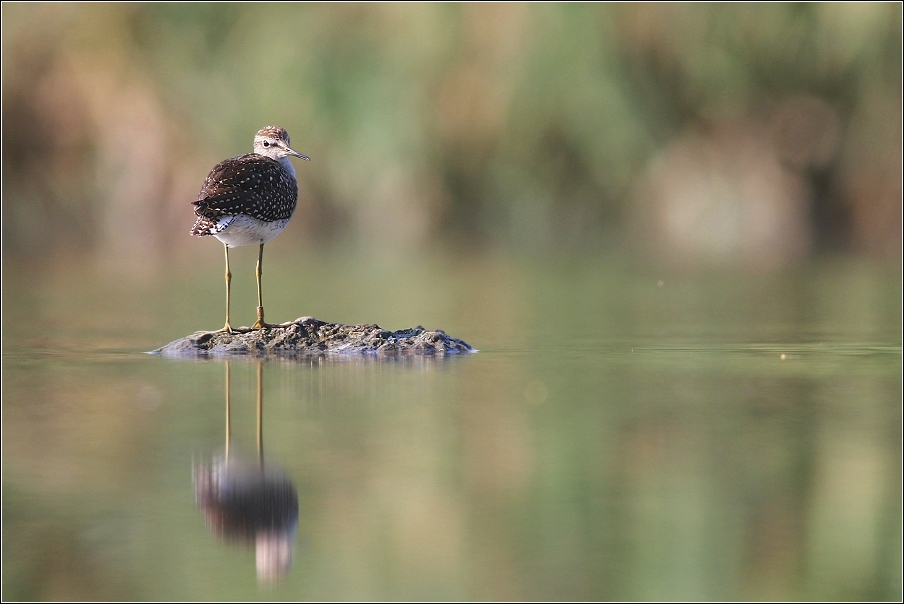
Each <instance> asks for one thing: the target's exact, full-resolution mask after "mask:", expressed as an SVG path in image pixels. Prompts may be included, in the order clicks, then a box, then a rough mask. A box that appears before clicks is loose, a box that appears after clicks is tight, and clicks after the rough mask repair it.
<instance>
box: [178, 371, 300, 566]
mask: <svg viewBox="0 0 904 604" xmlns="http://www.w3.org/2000/svg"><path fill="white" fill-rule="evenodd" d="M225 363H226V451H225V453H224V454H223V455H219V456H216V457H214V458H213V459H212V460H211V462H210V464H209V465H203V464H202V465H198V466H196V467H195V468H194V483H195V495H196V498H197V503H198V507H199V508H200V509H201V511H202V512H203V514H204V518H205V519H206V521H207V526H208V528H209V529H210V530H211V531H213V532H214V533H215V534H216V535H218V536H220V537H222V538H223V539H225V540H226V541H229V542H232V543H241V544H248V545H250V544H253V545H254V549H255V560H256V565H257V577H258V580H260V581H262V582H272V581H276V580H277V579H279V578H281V577H282V576H283V575H285V574H286V572H287V571H288V570H289V566H290V565H291V563H292V548H293V542H294V540H295V533H296V530H297V528H298V491H297V490H296V489H295V486H294V485H293V484H292V482H291V481H290V480H289V477H288V476H287V475H286V474H285V473H284V472H282V471H281V470H280V469H279V468H276V467H273V466H272V465H270V464H265V463H264V456H263V449H264V446H263V402H264V401H263V398H264V393H263V383H262V382H263V380H262V378H263V363H262V361H260V360H258V361H257V459H249V458H242V457H241V456H238V455H236V454H235V452H234V451H230V441H231V437H232V434H231V432H232V424H231V414H230V411H231V401H230V379H229V378H230V376H229V369H230V367H229V361H228V360H227V361H226V362H225Z"/></svg>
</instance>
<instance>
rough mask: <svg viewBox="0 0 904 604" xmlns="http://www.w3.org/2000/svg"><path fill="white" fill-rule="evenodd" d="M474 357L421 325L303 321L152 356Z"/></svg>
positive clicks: (215, 334) (216, 336)
mask: <svg viewBox="0 0 904 604" xmlns="http://www.w3.org/2000/svg"><path fill="white" fill-rule="evenodd" d="M470 352H474V349H473V348H472V347H471V346H470V345H469V344H468V343H467V342H464V341H462V340H459V339H457V338H453V337H451V336H448V335H446V333H445V332H443V331H441V330H437V331H428V330H426V329H424V328H423V327H421V326H417V327H412V328H410V329H401V330H399V331H388V330H386V329H382V328H381V327H380V326H379V325H372V324H365V325H343V324H341V323H327V322H325V321H320V320H318V319H315V318H313V317H301V318H300V319H296V320H295V321H291V322H288V323H281V324H279V325H274V326H272V327H269V328H266V329H255V330H252V329H248V328H246V327H245V328H238V329H235V330H233V333H231V334H229V333H225V332H221V331H198V332H195V333H193V334H192V335H190V336H186V337H184V338H181V339H178V340H176V341H174V342H170V343H169V344H167V345H166V346H163V347H162V348H158V349H157V350H155V351H154V353H156V354H162V355H165V356H206V355H211V356H227V355H255V356H266V355H285V356H290V355H327V354H328V355H333V354H341V355H377V356H401V355H446V354H462V353H470Z"/></svg>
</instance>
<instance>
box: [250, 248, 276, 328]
mask: <svg viewBox="0 0 904 604" xmlns="http://www.w3.org/2000/svg"><path fill="white" fill-rule="evenodd" d="M263 263H264V244H263V243H262V244H261V248H260V251H258V253H257V271H255V272H256V273H257V321H256V322H255V323H254V325H252V326H251V329H264V328H265V327H272V325H269V324H267V323H264V300H263V297H262V296H261V274H262V273H263V268H262V266H263Z"/></svg>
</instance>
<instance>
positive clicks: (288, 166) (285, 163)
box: [276, 157, 295, 178]
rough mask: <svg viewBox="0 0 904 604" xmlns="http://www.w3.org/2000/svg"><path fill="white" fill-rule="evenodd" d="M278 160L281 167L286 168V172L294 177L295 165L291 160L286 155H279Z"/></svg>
mask: <svg viewBox="0 0 904 604" xmlns="http://www.w3.org/2000/svg"><path fill="white" fill-rule="evenodd" d="M276 161H278V162H279V163H280V164H281V165H282V167H283V168H285V169H286V172H288V173H289V174H291V175H292V178H295V166H293V165H292V160H290V159H289V158H288V157H280V158H279V159H278V160H276Z"/></svg>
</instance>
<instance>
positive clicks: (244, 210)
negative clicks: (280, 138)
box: [192, 153, 298, 221]
mask: <svg viewBox="0 0 904 604" xmlns="http://www.w3.org/2000/svg"><path fill="white" fill-rule="evenodd" d="M297 199H298V186H297V185H296V184H295V179H293V178H291V177H290V176H289V174H288V173H287V172H286V171H285V169H284V168H283V167H282V166H281V165H280V164H279V162H277V161H276V160H273V159H270V158H269V157H264V156H263V155H258V154H256V153H249V154H247V155H240V156H239V157H234V158H232V159H227V160H225V161H222V162H220V163H219V164H217V165H216V166H214V168H213V170H211V171H210V174H208V175H207V180H205V181H204V186H203V187H201V192H200V193H199V194H198V200H197V201H193V202H192V204H193V205H194V206H195V214H196V215H197V216H199V217H203V218H207V219H210V220H217V219H219V218H222V217H224V216H235V215H236V214H247V215H249V216H253V217H254V218H258V219H260V220H265V221H273V220H284V219H288V218H290V217H291V216H292V212H293V211H294V210H295V202H296V200H297Z"/></svg>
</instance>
